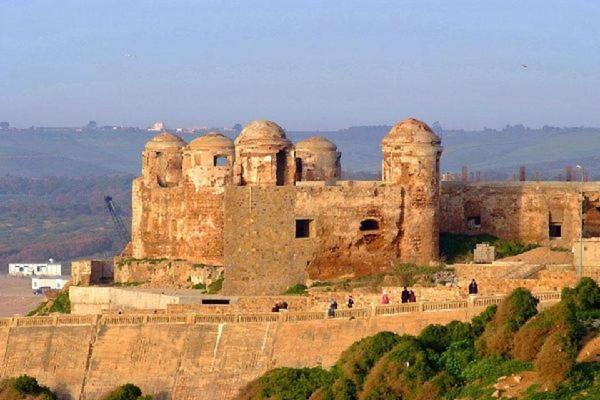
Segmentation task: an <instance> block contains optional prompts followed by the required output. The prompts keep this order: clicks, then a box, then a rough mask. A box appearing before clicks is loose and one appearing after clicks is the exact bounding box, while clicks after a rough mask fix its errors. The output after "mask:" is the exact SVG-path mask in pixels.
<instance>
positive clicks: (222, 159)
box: [213, 156, 229, 167]
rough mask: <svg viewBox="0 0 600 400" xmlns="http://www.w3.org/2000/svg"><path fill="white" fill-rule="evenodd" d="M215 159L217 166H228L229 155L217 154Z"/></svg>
mask: <svg viewBox="0 0 600 400" xmlns="http://www.w3.org/2000/svg"><path fill="white" fill-rule="evenodd" d="M213 161H214V162H213V164H214V165H213V166H215V167H226V166H227V165H228V164H229V162H228V161H227V156H215V157H214V159H213Z"/></svg>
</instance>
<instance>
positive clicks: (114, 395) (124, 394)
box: [104, 383, 151, 400]
mask: <svg viewBox="0 0 600 400" xmlns="http://www.w3.org/2000/svg"><path fill="white" fill-rule="evenodd" d="M143 398H148V396H144V397H142V390H141V389H140V388H139V387H137V386H136V385H134V384H131V383H126V384H125V385H122V386H119V387H118V388H116V389H115V390H113V391H112V392H110V393H109V394H108V395H107V396H106V397H105V398H104V400H141V399H143ZM150 398H151V397H150Z"/></svg>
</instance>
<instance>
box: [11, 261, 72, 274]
mask: <svg viewBox="0 0 600 400" xmlns="http://www.w3.org/2000/svg"><path fill="white" fill-rule="evenodd" d="M61 273H62V266H61V265H60V264H58V263H55V262H54V260H52V259H50V260H49V262H47V263H11V264H8V274H9V275H13V276H33V275H52V276H60V275H61Z"/></svg>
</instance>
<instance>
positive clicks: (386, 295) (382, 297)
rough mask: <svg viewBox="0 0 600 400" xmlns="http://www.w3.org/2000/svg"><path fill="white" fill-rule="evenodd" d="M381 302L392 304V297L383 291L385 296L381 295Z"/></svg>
mask: <svg viewBox="0 0 600 400" xmlns="http://www.w3.org/2000/svg"><path fill="white" fill-rule="evenodd" d="M381 304H390V297H389V296H388V294H387V292H383V296H381Z"/></svg>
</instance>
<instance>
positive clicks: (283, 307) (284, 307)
mask: <svg viewBox="0 0 600 400" xmlns="http://www.w3.org/2000/svg"><path fill="white" fill-rule="evenodd" d="M287 309H288V303H287V302H285V301H279V302H277V303H276V304H275V305H274V306H273V307H271V311H272V312H279V311H287Z"/></svg>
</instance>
